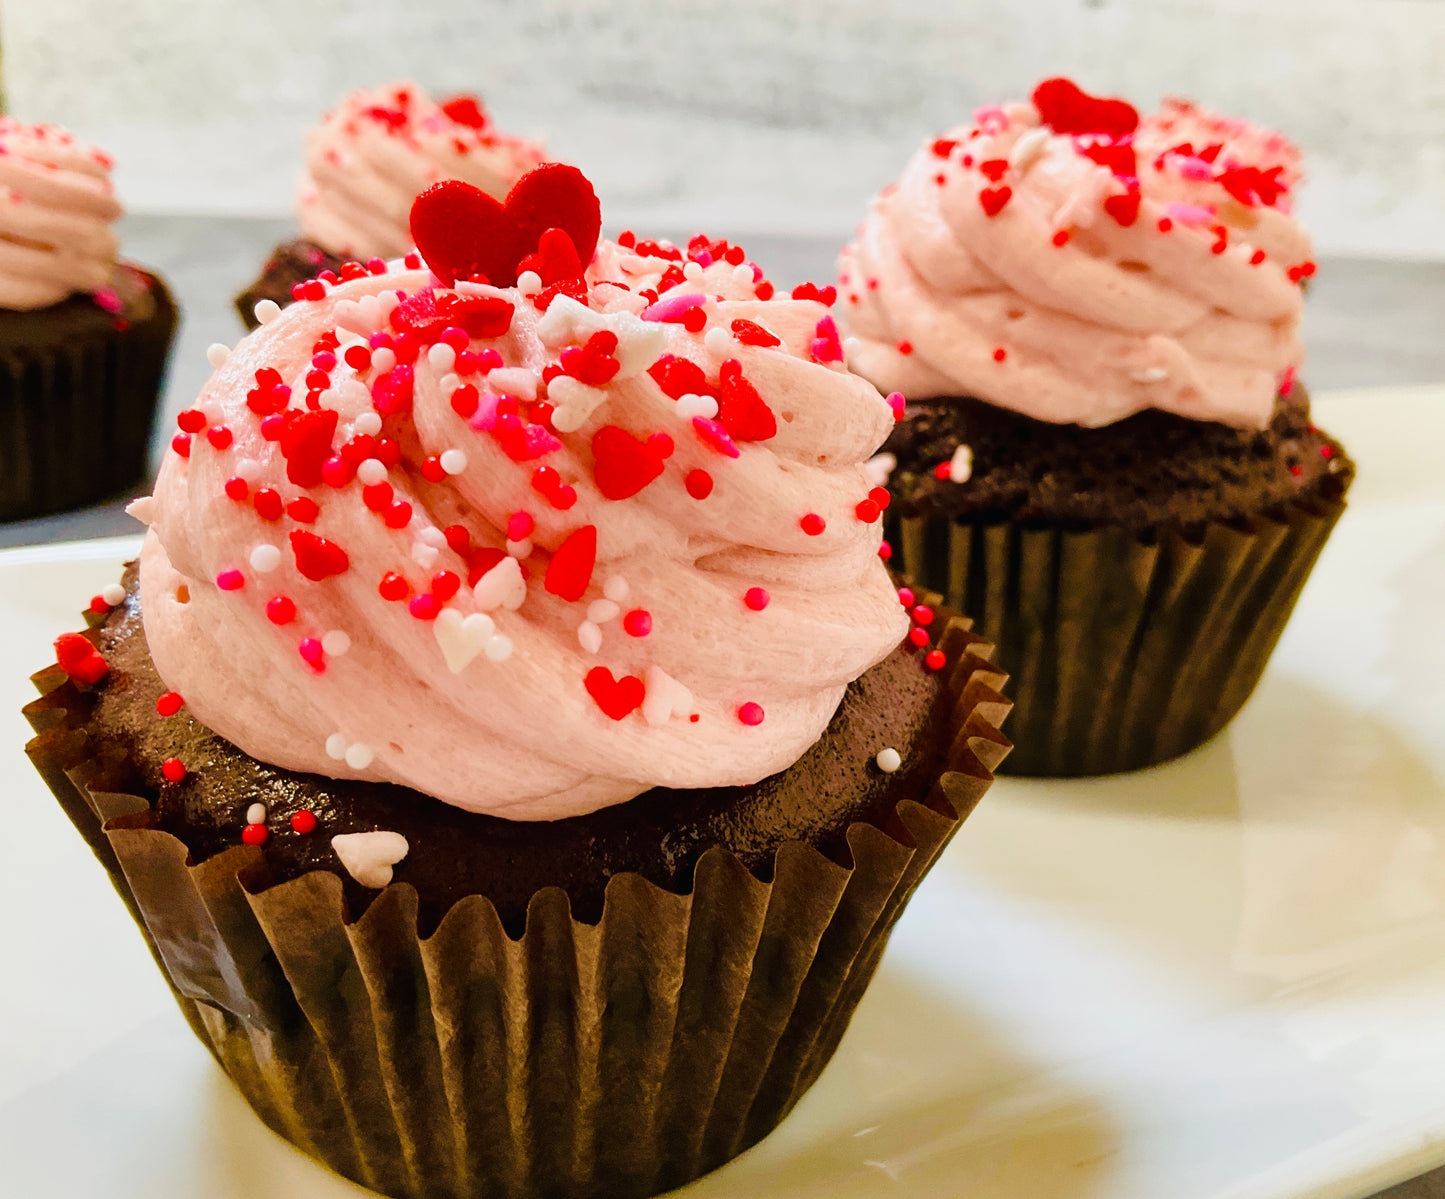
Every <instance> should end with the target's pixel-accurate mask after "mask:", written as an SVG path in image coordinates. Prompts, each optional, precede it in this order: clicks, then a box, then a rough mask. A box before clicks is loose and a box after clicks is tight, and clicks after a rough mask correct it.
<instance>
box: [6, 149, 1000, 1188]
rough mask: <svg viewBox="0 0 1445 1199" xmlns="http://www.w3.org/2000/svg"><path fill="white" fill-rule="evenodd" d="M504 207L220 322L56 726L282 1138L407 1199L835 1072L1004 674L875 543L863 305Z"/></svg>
mask: <svg viewBox="0 0 1445 1199" xmlns="http://www.w3.org/2000/svg"><path fill="white" fill-rule="evenodd" d="M513 197H514V201H513V203H511V204H509V205H508V208H507V212H506V214H505V219H501V218H499V216H498V209H497V207H496V205H495V204H493V203H492V202H491V201H490V200H488V199H487V197H486V196H485V195H484V194H483V193H481V192H479V191H477V190H476V189H475V188H471V187H469V186H468V185H466V184H462V183H459V182H457V181H448V182H445V183H442V184H439V185H438V186H437V187H435V188H432V189H429V190H428V191H427V192H426V193H424V194H423V196H422V197H421V198H420V199H419V200H418V201H417V205H416V214H417V215H416V216H415V217H414V222H413V228H414V230H415V231H416V235H417V239H418V245H419V247H420V250H421V253H422V254H423V255H424V256H425V259H426V262H427V263H428V265H429V266H430V270H428V269H425V268H408V267H406V266H405V265H404V263H402V262H393V263H392V264H390V265H389V266H388V267H387V269H386V271H385V273H384V274H380V275H365V274H364V275H362V276H360V277H357V278H355V279H350V280H347V281H345V282H342V283H340V284H338V285H337V286H335V287H329V286H327V285H324V284H323V285H321V294H320V295H318V296H317V297H316V298H315V299H310V298H307V299H304V300H302V301H300V302H298V303H295V304H292V305H289V306H288V307H287V308H286V309H285V310H283V311H281V312H279V313H276V314H274V315H272V316H271V319H269V320H268V322H267V323H266V324H265V325H264V327H262V328H261V329H259V330H257V331H256V332H255V333H253V334H251V335H250V336H249V337H247V338H245V339H243V340H242V341H241V342H240V344H239V345H238V346H237V347H236V348H235V349H234V350H233V351H232V352H231V353H230V356H229V357H228V358H227V359H226V360H225V361H224V362H223V363H222V365H221V366H220V367H219V369H218V370H217V372H216V373H215V375H214V376H213V377H212V378H211V380H210V381H209V382H208V383H207V385H206V386H205V388H204V389H203V390H202V392H201V394H200V396H199V397H198V398H197V400H196V403H195V405H194V407H193V408H191V409H188V410H187V413H188V414H191V415H193V416H194V418H195V423H197V424H198V425H202V426H204V427H205V428H206V430H207V432H206V436H205V437H204V438H199V437H198V438H196V440H195V445H194V449H193V451H192V452H191V453H190V454H189V456H185V455H179V454H177V455H172V456H170V457H168V459H167V461H166V463H165V465H164V467H163V468H162V471H161V476H160V479H159V481H158V483H157V486H156V491H155V495H154V496H153V497H150V498H148V499H146V500H143V501H140V502H139V503H138V506H137V507H136V508H135V512H136V514H137V515H138V516H140V517H141V518H142V519H144V520H146V521H147V522H148V523H149V525H150V529H149V532H148V534H147V536H146V541H145V545H144V547H143V549H142V551H141V557H140V562H139V565H138V567H135V568H132V569H131V570H130V571H128V572H127V576H126V579H125V583H124V586H121V585H116V586H115V587H114V589H113V590H111V591H108V592H107V593H104V594H103V595H102V596H100V597H98V599H97V602H96V603H95V605H94V608H93V616H92V628H91V629H90V630H88V631H87V632H86V633H83V634H82V633H78V632H77V633H71V634H67V635H65V636H63V637H62V638H61V639H60V640H59V641H58V642H57V643H56V653H57V663H58V664H57V666H56V667H54V668H52V669H51V670H49V671H47V672H44V673H43V674H41V675H39V676H37V678H36V681H37V683H38V684H39V686H40V688H41V690H42V691H43V692H44V698H42V699H41V700H39V701H37V702H36V703H35V704H34V705H32V706H31V707H30V708H29V709H28V710H27V711H28V715H29V717H30V719H31V721H32V724H33V726H34V727H35V729H36V730H37V733H38V736H37V737H36V738H35V740H34V741H32V742H31V744H30V746H29V747H28V750H29V752H30V754H31V757H32V760H33V761H34V762H35V764H36V766H37V767H38V769H39V770H40V771H41V773H42V774H43V775H44V776H45V778H46V779H47V781H48V782H49V783H50V785H51V786H52V787H53V788H54V790H55V794H56V796H57V798H58V799H59V801H60V802H61V803H62V804H63V805H64V807H65V808H66V810H67V812H68V813H69V814H70V816H71V818H72V819H73V820H74V821H75V823H76V825H77V827H78V828H79V829H80V831H81V832H82V833H83V834H84V835H85V836H86V838H87V839H88V840H89V841H90V843H91V845H92V847H93V848H94V849H95V851H96V853H97V855H98V856H99V857H100V858H101V860H102V862H104V863H105V865H106V866H107V867H108V868H109V870H110V871H111V874H112V877H113V878H114V879H115V881H116V884H117V887H118V889H119V890H120V891H121V894H122V895H123V896H124V897H125V898H126V899H127V900H128V901H129V902H130V903H131V904H132V909H133V911H134V912H135V913H136V915H137V917H138V919H139V920H140V921H141V923H142V925H143V927H144V929H145V931H146V933H147V935H148V937H149V938H150V940H151V944H152V946H153V948H154V949H155V951H156V956H157V959H158V961H159V962H160V963H161V966H162V968H163V969H164V971H165V973H166V976H167V978H168V980H169V981H170V983H171V985H172V987H173V988H174V989H175V992H176V995H177V998H178V1000H179V1002H180V1004H181V1007H182V1010H183V1011H184V1012H185V1014H186V1016H187V1018H188V1019H189V1020H190V1023H191V1025H192V1027H193V1028H194V1029H195V1031H196V1032H197V1034H198V1035H199V1036H200V1037H201V1038H202V1040H203V1041H204V1042H205V1043H206V1044H207V1045H208V1047H210V1048H211V1049H212V1051H213V1052H214V1053H215V1054H216V1057H217V1059H218V1060H219V1061H220V1062H221V1064H222V1065H223V1067H224V1068H225V1069H226V1070H227V1072H228V1073H229V1074H230V1075H231V1077H232V1078H233V1079H234V1080H235V1082H236V1084H237V1086H238V1087H240V1089H241V1090H242V1091H243V1092H244V1093H245V1095H246V1097H247V1098H248V1099H249V1100H250V1102H251V1103H252V1105H253V1106H254V1107H255V1109H256V1111H257V1112H258V1114H259V1115H260V1116H261V1118H262V1119H264V1120H266V1122H267V1123H268V1124H270V1125H271V1127H273V1128H275V1129H276V1130H277V1131H278V1132H279V1133H281V1134H282V1135H284V1136H287V1137H289V1138H290V1139H291V1140H292V1141H294V1142H295V1143H296V1144H297V1145H299V1146H300V1147H301V1148H302V1149H304V1150H305V1151H306V1152H308V1153H311V1154H313V1155H314V1156H316V1157H318V1158H320V1159H321V1160H323V1161H325V1162H326V1163H328V1164H329V1165H330V1166H332V1167H333V1168H334V1169H336V1170H338V1171H340V1172H341V1173H343V1174H345V1175H347V1176H348V1177H351V1178H354V1179H356V1180H357V1181H359V1182H362V1183H364V1184H365V1185H368V1186H371V1187H373V1188H375V1189H377V1190H380V1191H382V1192H384V1193H386V1194H388V1195H397V1196H430V1197H434V1199H443V1197H449V1196H475V1195H495V1196H516V1197H518V1199H532V1197H534V1196H539V1195H548V1196H554V1197H557V1199H568V1197H572V1196H576V1197H579V1199H580V1197H582V1196H608V1197H609V1199H626V1197H637V1196H645V1195H650V1194H654V1193H656V1192H658V1191H662V1190H666V1189H668V1188H671V1187H674V1186H678V1185H680V1184H682V1183H684V1182H686V1181H688V1180H689V1179H691V1178H693V1177H696V1176H697V1175H698V1174H700V1173H702V1172H704V1171H705V1170H708V1169H711V1168H713V1167H714V1166H717V1165H719V1164H720V1163H721V1162H723V1161H726V1160H727V1159H728V1158H730V1157H732V1156H734V1155H735V1154H737V1153H739V1152H741V1151H742V1150H743V1149H744V1148H746V1147H747V1146H748V1145H750V1144H752V1143H753V1142H755V1141H756V1140H758V1139H759V1138H760V1137H762V1136H764V1135H765V1134H766V1133H767V1132H768V1131H769V1130H770V1129H772V1128H773V1126H774V1125H775V1124H776V1123H777V1122H778V1121H779V1120H780V1119H781V1118H782V1117H783V1116H784V1115H785V1114H786V1113H787V1112H788V1111H789V1110H790V1109H791V1107H792V1106H793V1104H794V1103H796V1102H797V1100H798V1098H799V1097H800V1096H801V1095H802V1093H803V1092H804V1091H805V1090H806V1089H807V1087H808V1086H809V1085H810V1084H811V1083H812V1081H813V1080H814V1079H815V1078H816V1077H817V1075H818V1073H819V1071H821V1069H822V1068H823V1066H824V1064H825V1063H826V1062H827V1061H828V1058H829V1057H830V1055H831V1054H832V1052H833V1050H834V1048H835V1047H836V1046H837V1044H838V1041H839V1039H840V1038H841V1037H842V1035H843V1032H844V1029H845V1028H846V1027H847V1024H848V1020H849V1017H850V1016H851V1014H852V1012H853V1009H854V1007H855V1005H856V1004H857V1002H858V1000H859V998H860V997H861V995H862V992H863V989H864V987H865V986H866V985H867V983H868V981H869V979H870V978H871V977H872V974H873V972H874V970H875V969H876V967H877V965H878V962H879V959H880V956H881V954H882V952H883V948H884V945H885V944H886V942H887V938H888V934H889V931H890V930H891V928H892V927H893V924H894V922H895V921H896V919H897V918H898V916H899V913H900V912H901V911H902V908H903V905H904V904H905V903H906V901H907V899H908V897H909V895H910V894H911V893H912V891H913V888H914V887H915V886H916V885H917V883H918V881H919V879H920V878H921V876H922V875H923V873H924V871H925V870H927V869H928V868H929V866H930V865H931V864H932V863H933V862H934V861H935V860H936V859H937V856H938V854H939V853H940V852H941V851H942V849H943V847H944V845H945V844H946V843H947V841H948V839H949V838H950V837H951V836H952V835H953V833H954V832H955V831H956V829H957V828H958V826H959V822H960V820H961V819H962V818H963V817H964V816H965V815H967V813H968V812H969V810H970V809H971V808H972V807H973V805H974V804H975V803H976V802H977V800H978V799H979V797H980V796H981V795H982V794H983V792H984V790H985V789H986V787H987V785H988V783H989V781H990V779H991V774H990V769H991V767H992V766H993V765H995V764H996V763H997V762H998V761H999V760H1000V759H1001V758H1002V756H1003V754H1004V753H1005V752H1006V750H1007V748H1008V743H1007V741H1006V740H1005V739H1004V738H1003V736H1002V735H1001V734H1000V733H999V731H998V728H997V725H998V722H999V720H1000V719H1001V718H1002V716H1003V713H1004V712H1005V710H1006V706H1007V705H1006V704H1005V703H1004V701H1003V700H1002V698H1001V697H1000V696H999V694H998V693H997V691H996V690H995V688H996V687H997V686H998V685H1000V684H1001V682H1002V679H1001V678H1000V676H999V675H998V674H997V672H996V671H995V670H994V668H993V667H992V666H991V664H990V663H989V661H988V652H987V649H986V647H985V646H983V644H982V639H981V638H979V637H978V636H977V635H975V634H973V633H972V632H970V631H969V630H968V628H967V625H966V622H961V621H959V620H956V619H950V618H949V617H948V615H947V614H946V613H942V612H935V611H933V610H930V609H928V608H924V607H915V606H912V597H906V596H900V595H899V594H898V593H897V592H896V591H895V590H894V588H893V585H892V583H891V581H890V579H889V577H888V575H887V573H886V571H885V569H884V567H883V565H882V564H881V563H880V561H879V557H878V550H879V546H880V544H881V532H880V528H879V517H880V508H881V506H882V504H881V503H880V501H886V498H887V497H886V495H884V494H882V493H877V494H870V492H871V489H870V487H869V484H868V481H867V477H866V474H865V472H864V469H863V463H864V462H865V461H866V460H867V459H868V457H869V456H870V455H871V454H872V452H873V451H874V450H875V449H876V448H877V446H878V445H879V444H880V443H881V442H882V440H883V438H884V436H885V435H886V433H887V431H888V429H889V428H890V427H891V424H892V420H891V414H890V412H889V410H888V408H887V406H886V405H885V404H884V403H883V401H882V400H881V398H880V397H879V396H878V394H877V393H876V391H874V389H873V388H872V387H871V386H870V385H869V384H867V383H866V382H865V381H863V380H861V379H859V378H857V377H856V376H854V375H852V374H850V373H849V372H848V371H847V370H845V369H844V368H843V365H842V361H841V360H842V350H841V345H840V344H839V341H838V337H837V332H836V328H835V327H834V323H833V319H832V317H831V316H829V315H828V313H827V310H826V309H825V307H824V306H823V305H822V304H821V303H818V302H817V301H814V300H807V299H791V298H786V299H785V298H776V299H770V298H768V297H770V296H772V294H773V292H772V288H771V286H769V285H768V284H767V283H766V281H764V280H763V278H762V273H761V271H759V270H758V269H757V268H756V267H755V266H754V265H753V264H751V263H749V262H748V261H747V260H746V256H745V254H744V253H743V252H742V251H741V250H740V249H739V248H737V247H735V246H731V245H729V244H728V243H726V242H723V241H713V240H710V239H708V238H705V237H700V238H696V239H694V240H693V241H692V242H691V243H689V246H688V249H687V251H686V252H684V251H683V250H681V249H679V248H677V247H674V246H672V245H670V244H668V243H665V242H656V241H649V240H638V239H636V238H634V237H633V236H631V235H630V234H622V235H620V236H619V239H618V242H617V243H606V242H604V243H601V244H600V245H599V244H598V240H597V238H598V231H599V227H600V213H599V209H598V205H597V200H596V197H595V195H594V194H593V193H592V190H591V187H590V185H589V184H588V183H587V181H586V180H585V179H584V178H583V177H582V176H581V174H580V172H578V171H576V170H575V169H574V168H571V167H566V166H560V165H557V164H548V165H545V166H543V167H541V168H538V169H537V170H536V171H533V172H530V173H529V174H528V175H526V176H525V177H524V178H523V179H522V180H521V181H520V182H519V183H518V185H517V187H516V189H514V192H513ZM594 251H595V253H594ZM482 279H486V280H487V281H488V282H485V283H484V282H482V281H481V280H482ZM900 599H908V601H909V606H910V608H911V617H912V622H911V623H912V626H913V627H912V628H910V615H909V613H906V612H905V611H904V609H903V608H901V607H900V605H899V600H900ZM112 605H113V606H112Z"/></svg>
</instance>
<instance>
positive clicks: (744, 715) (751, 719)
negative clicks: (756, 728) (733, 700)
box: [738, 700, 763, 725]
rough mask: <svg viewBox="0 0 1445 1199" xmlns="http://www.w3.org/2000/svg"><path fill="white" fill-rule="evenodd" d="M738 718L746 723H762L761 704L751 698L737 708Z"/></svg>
mask: <svg viewBox="0 0 1445 1199" xmlns="http://www.w3.org/2000/svg"><path fill="white" fill-rule="evenodd" d="M738 719H739V720H741V721H742V722H743V723H744V724H746V725H758V724H762V723H763V705H762V704H755V703H753V702H752V700H749V701H748V702H747V703H745V704H743V705H742V707H740V708H739V709H738Z"/></svg>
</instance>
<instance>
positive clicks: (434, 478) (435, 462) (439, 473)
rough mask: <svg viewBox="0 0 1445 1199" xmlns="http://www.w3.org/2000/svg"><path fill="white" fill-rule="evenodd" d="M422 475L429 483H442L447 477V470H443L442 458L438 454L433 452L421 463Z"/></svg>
mask: <svg viewBox="0 0 1445 1199" xmlns="http://www.w3.org/2000/svg"><path fill="white" fill-rule="evenodd" d="M421 477H422V478H423V479H425V480H426V481H427V482H428V483H440V482H441V481H442V480H443V479H445V478H446V477H447V472H446V471H444V470H442V460H441V458H440V457H438V456H437V455H436V454H432V455H431V456H430V457H429V458H427V459H426V460H425V461H424V462H423V463H422V464H421Z"/></svg>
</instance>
